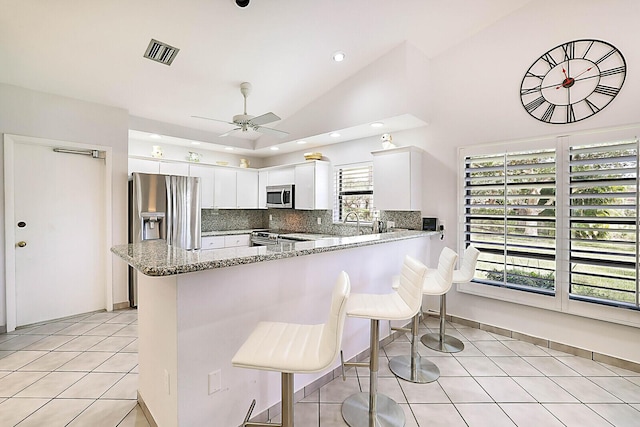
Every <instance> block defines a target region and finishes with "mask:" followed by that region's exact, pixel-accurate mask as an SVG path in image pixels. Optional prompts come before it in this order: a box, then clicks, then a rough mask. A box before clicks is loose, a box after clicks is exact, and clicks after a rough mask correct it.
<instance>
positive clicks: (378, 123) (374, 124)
mask: <svg viewBox="0 0 640 427" xmlns="http://www.w3.org/2000/svg"><path fill="white" fill-rule="evenodd" d="M382 126H384V123H382V122H373V123H371V127H372V128H381V127H382Z"/></svg>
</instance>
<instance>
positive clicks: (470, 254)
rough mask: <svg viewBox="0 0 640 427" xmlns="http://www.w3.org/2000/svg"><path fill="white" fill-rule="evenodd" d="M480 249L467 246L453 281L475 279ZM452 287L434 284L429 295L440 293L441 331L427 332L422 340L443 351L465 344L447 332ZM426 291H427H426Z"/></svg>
mask: <svg viewBox="0 0 640 427" xmlns="http://www.w3.org/2000/svg"><path fill="white" fill-rule="evenodd" d="M478 256H480V251H478V249H476V248H475V247H473V246H469V247H467V249H465V251H464V254H463V256H462V262H461V264H462V265H461V266H460V270H454V271H453V283H466V282H469V281H471V280H472V279H473V276H474V275H475V272H476V264H477V263H478ZM450 288H451V284H449V287H447V288H445V287H439V286H434V287H433V288H432V289H431V290H430V292H429V295H440V331H439V332H438V333H434V334H425V335H423V336H422V337H421V338H420V342H421V343H422V344H424V345H425V346H427V347H429V348H430V349H432V350H436V351H441V352H443V353H457V352H459V351H462V350H464V344H463V343H462V341H460V340H459V339H458V338H456V337H452V336H451V335H446V334H445V322H446V317H447V292H449V289H450ZM425 293H426V292H425Z"/></svg>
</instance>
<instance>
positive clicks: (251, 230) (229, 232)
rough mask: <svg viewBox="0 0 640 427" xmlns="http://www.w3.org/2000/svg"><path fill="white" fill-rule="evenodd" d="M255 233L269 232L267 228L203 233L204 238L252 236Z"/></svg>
mask: <svg viewBox="0 0 640 427" xmlns="http://www.w3.org/2000/svg"><path fill="white" fill-rule="evenodd" d="M254 231H267V229H266V228H250V229H247V230H222V231H220V230H216V231H203V232H202V237H208V236H231V235H236V234H251V233H253V232H254Z"/></svg>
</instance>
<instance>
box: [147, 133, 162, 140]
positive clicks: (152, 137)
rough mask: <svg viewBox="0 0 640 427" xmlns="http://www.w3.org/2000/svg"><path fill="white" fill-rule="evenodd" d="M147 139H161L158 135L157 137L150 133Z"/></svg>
mask: <svg viewBox="0 0 640 427" xmlns="http://www.w3.org/2000/svg"><path fill="white" fill-rule="evenodd" d="M149 138H151V139H160V138H162V137H161V136H160V135H158V134H157V133H152V134H150V135H149Z"/></svg>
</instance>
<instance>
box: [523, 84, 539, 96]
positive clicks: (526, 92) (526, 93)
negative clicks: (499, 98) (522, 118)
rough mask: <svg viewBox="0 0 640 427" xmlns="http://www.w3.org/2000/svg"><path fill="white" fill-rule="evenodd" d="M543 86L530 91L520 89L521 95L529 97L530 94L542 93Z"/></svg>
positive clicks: (531, 88) (532, 88)
mask: <svg viewBox="0 0 640 427" xmlns="http://www.w3.org/2000/svg"><path fill="white" fill-rule="evenodd" d="M540 89H541V86H540V85H538V86H535V87H530V88H529V89H520V95H529V94H530V93H536V92H540Z"/></svg>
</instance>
